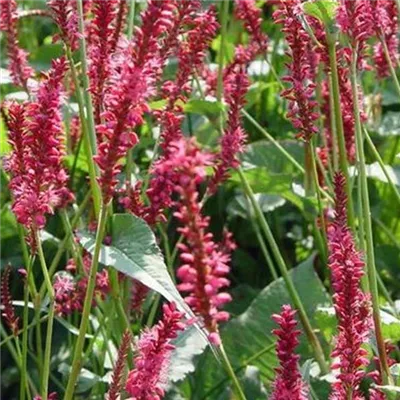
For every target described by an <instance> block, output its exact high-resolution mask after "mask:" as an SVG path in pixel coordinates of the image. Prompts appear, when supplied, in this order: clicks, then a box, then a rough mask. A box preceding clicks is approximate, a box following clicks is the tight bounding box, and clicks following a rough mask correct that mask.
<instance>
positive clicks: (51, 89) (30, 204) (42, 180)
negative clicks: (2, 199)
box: [6, 58, 73, 252]
mask: <svg viewBox="0 0 400 400" xmlns="http://www.w3.org/2000/svg"><path fill="white" fill-rule="evenodd" d="M66 68H67V67H66V62H65V59H63V58H61V59H58V60H55V61H53V65H52V69H51V70H50V72H49V73H48V74H47V77H46V80H45V81H44V82H43V83H42V84H41V85H40V87H39V90H38V92H37V95H36V99H35V101H33V102H30V103H27V104H25V105H24V106H21V105H18V104H16V103H12V104H10V106H9V121H8V126H9V129H10V130H9V141H10V144H11V146H12V148H13V151H12V153H11V155H10V157H9V158H8V160H7V163H6V169H7V170H8V171H9V172H10V174H11V180H10V184H9V187H10V190H11V192H12V195H13V206H12V209H13V212H14V213H15V215H16V217H17V220H18V222H19V223H21V224H23V225H24V226H25V227H26V228H27V229H28V231H29V235H28V238H27V240H28V243H29V244H30V246H31V250H32V252H35V250H36V239H35V232H36V231H37V230H40V229H42V228H43V227H44V226H45V224H46V214H51V213H53V211H54V209H55V208H60V207H65V206H66V205H67V204H68V203H69V202H70V201H72V199H73V195H72V193H71V192H70V191H69V189H68V188H67V186H66V185H67V180H68V175H67V173H66V171H65V169H64V167H63V165H62V161H63V160H62V159H63V156H64V153H65V149H64V145H63V142H62V137H61V135H62V127H61V110H60V108H61V99H62V92H61V90H62V80H63V78H64V74H65V71H66Z"/></svg>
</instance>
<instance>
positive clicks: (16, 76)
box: [0, 0, 34, 91]
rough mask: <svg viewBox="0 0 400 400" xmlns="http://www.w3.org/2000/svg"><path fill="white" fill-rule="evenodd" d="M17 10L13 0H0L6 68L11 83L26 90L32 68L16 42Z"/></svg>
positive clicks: (23, 51)
mask: <svg viewBox="0 0 400 400" xmlns="http://www.w3.org/2000/svg"><path fill="white" fill-rule="evenodd" d="M17 24H18V12H17V3H16V1H15V0H1V1H0V31H2V32H5V34H6V39H7V45H6V46H7V56H8V59H9V62H8V69H9V71H10V74H11V78H12V80H13V83H14V84H15V85H17V86H21V87H23V88H24V89H25V90H26V91H28V79H29V78H30V77H31V76H32V75H33V72H34V71H33V68H31V67H30V66H29V65H28V54H27V52H26V51H25V50H23V49H21V48H20V47H19V44H18V31H17Z"/></svg>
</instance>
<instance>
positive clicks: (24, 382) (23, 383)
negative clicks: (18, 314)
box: [19, 255, 34, 400]
mask: <svg viewBox="0 0 400 400" xmlns="http://www.w3.org/2000/svg"><path fill="white" fill-rule="evenodd" d="M33 260H34V256H32V255H31V256H30V257H29V261H28V264H27V267H26V269H27V272H26V273H27V277H26V282H25V284H24V311H23V332H22V360H21V382H20V391H19V397H20V400H25V392H26V391H28V396H29V390H28V380H27V361H28V319H29V308H28V302H29V286H28V282H29V278H30V275H31V273H32V264H33Z"/></svg>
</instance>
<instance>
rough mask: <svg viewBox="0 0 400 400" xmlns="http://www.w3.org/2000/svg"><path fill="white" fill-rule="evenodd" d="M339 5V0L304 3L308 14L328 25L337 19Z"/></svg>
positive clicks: (304, 8)
mask: <svg viewBox="0 0 400 400" xmlns="http://www.w3.org/2000/svg"><path fill="white" fill-rule="evenodd" d="M338 6H339V4H338V2H337V1H334V0H316V1H313V2H310V1H308V2H306V3H304V4H303V10H304V12H305V13H306V14H307V15H310V16H311V17H314V18H317V19H319V20H320V21H321V22H323V23H324V24H325V25H328V24H331V23H332V22H333V21H334V20H335V18H336V13H337V9H338Z"/></svg>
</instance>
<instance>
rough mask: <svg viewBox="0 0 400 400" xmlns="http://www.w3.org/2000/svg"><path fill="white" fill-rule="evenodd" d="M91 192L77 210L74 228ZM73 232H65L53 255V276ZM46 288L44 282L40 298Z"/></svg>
mask: <svg viewBox="0 0 400 400" xmlns="http://www.w3.org/2000/svg"><path fill="white" fill-rule="evenodd" d="M90 194H91V192H90V191H89V192H88V193H87V195H86V197H85V199H84V200H83V201H82V203H81V204H80V205H79V208H78V211H77V212H76V214H75V216H74V218H73V219H72V221H71V226H72V228H74V227H75V226H76V224H77V223H78V220H79V218H80V217H81V216H82V214H83V212H84V211H85V208H86V205H87V204H88V202H89V200H90ZM72 233H73V232H72V230H71V231H67V232H66V233H65V236H64V239H63V240H62V242H61V243H60V246H59V247H58V250H57V253H56V254H55V256H54V257H53V261H52V262H51V264H50V268H49V275H50V276H53V274H54V272H55V271H56V269H57V266H58V263H59V262H60V260H61V257H62V255H63V253H64V250H65V249H66V248H67V246H68V243H69V241H70V237H71V235H72ZM45 290H46V284H45V282H44V283H43V284H42V286H41V288H40V290H39V295H40V298H43V296H44V292H45Z"/></svg>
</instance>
